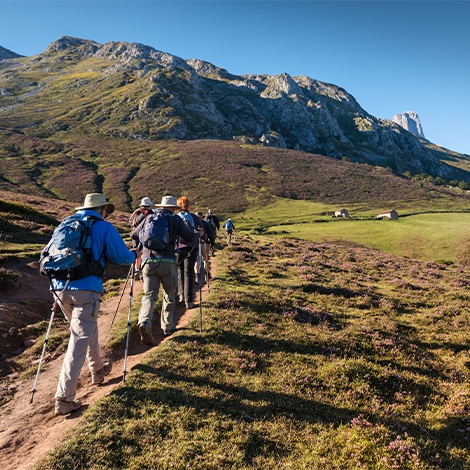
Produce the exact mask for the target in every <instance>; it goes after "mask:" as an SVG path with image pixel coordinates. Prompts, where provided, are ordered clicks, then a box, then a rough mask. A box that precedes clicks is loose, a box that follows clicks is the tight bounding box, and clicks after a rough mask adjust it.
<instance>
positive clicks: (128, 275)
mask: <svg viewBox="0 0 470 470" xmlns="http://www.w3.org/2000/svg"><path fill="white" fill-rule="evenodd" d="M131 271H132V265H131V267H130V268H129V272H128V273H127V278H126V283H125V284H124V287H123V289H122V292H121V297H119V302H118V304H117V307H116V311H115V312H114V316H113V321H112V322H111V326H110V327H109V331H111V330H112V329H113V325H114V320H115V319H116V315H117V313H118V310H119V306H120V305H121V300H122V298H123V296H124V292H125V290H126V287H127V283H128V282H129V277H130V275H131Z"/></svg>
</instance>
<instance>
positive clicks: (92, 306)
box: [55, 290, 104, 401]
mask: <svg viewBox="0 0 470 470" xmlns="http://www.w3.org/2000/svg"><path fill="white" fill-rule="evenodd" d="M59 299H60V302H58V304H59V306H60V308H61V309H62V311H63V312H64V315H65V316H66V318H67V320H68V321H69V323H70V339H69V345H68V348H67V352H66V354H65V358H64V363H63V364H62V370H61V371H60V376H59V383H58V385H57V392H56V394H55V396H56V398H65V399H67V401H73V399H74V398H75V392H76V389H77V382H78V378H79V376H80V371H81V370H82V366H83V363H84V362H85V358H86V359H87V360H88V367H89V369H90V370H92V371H98V370H100V369H101V368H102V367H103V366H104V363H103V360H102V359H101V354H100V346H99V343H98V313H99V310H100V302H101V294H100V293H99V292H93V291H88V290H78V291H73V290H66V291H64V292H61V293H60V294H59Z"/></svg>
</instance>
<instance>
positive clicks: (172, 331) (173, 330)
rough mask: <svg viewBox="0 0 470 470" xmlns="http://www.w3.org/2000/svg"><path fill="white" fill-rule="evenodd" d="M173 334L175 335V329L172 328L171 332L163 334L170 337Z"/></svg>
mask: <svg viewBox="0 0 470 470" xmlns="http://www.w3.org/2000/svg"><path fill="white" fill-rule="evenodd" d="M173 333H176V328H172V329H171V330H168V331H164V332H163V334H164V335H165V336H171V335H172V334H173Z"/></svg>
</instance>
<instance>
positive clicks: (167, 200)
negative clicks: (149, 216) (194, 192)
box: [155, 196, 181, 208]
mask: <svg viewBox="0 0 470 470" xmlns="http://www.w3.org/2000/svg"><path fill="white" fill-rule="evenodd" d="M155 205H156V206H157V207H179V208H181V206H178V203H177V202H176V198H175V197H174V196H163V197H162V202H161V204H155Z"/></svg>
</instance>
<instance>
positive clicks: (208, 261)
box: [206, 245, 211, 294]
mask: <svg viewBox="0 0 470 470" xmlns="http://www.w3.org/2000/svg"><path fill="white" fill-rule="evenodd" d="M209 246H210V245H209ZM207 250H209V247H207ZM206 253H207V256H206V258H207V259H206V266H207V269H206V278H207V292H208V293H209V294H210V292H211V285H210V282H211V260H210V259H209V251H207V252H206Z"/></svg>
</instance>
